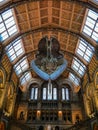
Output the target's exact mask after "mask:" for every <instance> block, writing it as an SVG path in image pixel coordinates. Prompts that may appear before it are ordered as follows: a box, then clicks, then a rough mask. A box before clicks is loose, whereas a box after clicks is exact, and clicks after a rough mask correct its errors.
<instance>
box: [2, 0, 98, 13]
mask: <svg viewBox="0 0 98 130" xmlns="http://www.w3.org/2000/svg"><path fill="white" fill-rule="evenodd" d="M36 1H42V0H18V1H15V2H14V1H9V2H7V3H5V4H4V5H2V6H1V7H0V14H1V13H3V12H5V11H7V10H9V9H11V8H14V7H16V6H18V5H21V4H26V3H28V2H36ZM49 1H50V0H49ZM55 1H58V0H55ZM59 1H64V2H74V3H76V4H80V5H82V6H83V7H86V8H89V9H91V10H93V11H95V12H97V13H98V6H95V5H94V4H91V3H89V2H84V1H82V0H59Z"/></svg>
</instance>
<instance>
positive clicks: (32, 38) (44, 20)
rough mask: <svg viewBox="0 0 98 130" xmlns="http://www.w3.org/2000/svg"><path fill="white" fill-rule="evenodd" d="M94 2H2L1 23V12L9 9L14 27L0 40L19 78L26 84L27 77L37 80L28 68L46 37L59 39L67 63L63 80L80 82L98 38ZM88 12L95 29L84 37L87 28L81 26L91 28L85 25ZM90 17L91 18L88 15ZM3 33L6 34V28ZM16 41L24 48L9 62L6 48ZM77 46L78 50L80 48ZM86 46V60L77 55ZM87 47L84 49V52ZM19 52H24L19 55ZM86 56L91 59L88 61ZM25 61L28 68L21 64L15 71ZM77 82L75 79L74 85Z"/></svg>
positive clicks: (58, 0) (62, 0)
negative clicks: (40, 43) (42, 39)
mask: <svg viewBox="0 0 98 130" xmlns="http://www.w3.org/2000/svg"><path fill="white" fill-rule="evenodd" d="M97 3H98V1H97V0H95V1H94V0H92V1H91V0H9V1H7V0H5V1H4V0H1V2H0V4H1V6H0V13H1V14H0V15H1V18H2V21H3V22H4V18H3V15H4V13H5V12H7V11H9V10H11V11H12V15H13V18H14V21H15V28H13V29H12V32H13V33H12V34H11V33H10V34H8V37H7V38H5V39H3V40H2V45H3V46H4V48H5V52H6V53H7V55H8V57H9V59H10V61H11V64H12V65H13V68H14V70H15V71H16V73H17V75H18V77H19V78H20V79H21V78H22V80H27V81H29V80H28V79H30V76H31V77H37V75H36V74H35V73H34V72H33V70H32V69H31V65H30V64H31V61H32V60H33V59H34V58H35V54H36V50H37V49H38V43H39V41H40V39H41V38H42V37H44V36H48V37H49V38H50V37H51V36H53V37H56V38H57V39H58V41H59V43H60V50H61V51H62V52H63V53H64V58H65V59H66V60H67V61H68V66H67V69H66V70H65V71H64V72H63V74H62V76H63V77H65V78H68V77H70V76H71V78H70V79H72V80H75V79H78V81H81V78H82V77H83V75H84V73H85V72H86V71H87V69H88V68H87V67H88V65H89V63H90V58H92V55H93V52H94V48H93V47H96V41H97V39H98V36H96V34H98V30H97V29H98V4H97ZM89 11H91V12H90V13H89V14H90V15H91V14H93V15H96V16H92V17H93V18H94V20H93V21H94V25H93V26H94V27H95V26H96V28H97V29H96V28H95V30H94V27H91V31H92V32H91V34H87V33H86V31H85V30H86V29H84V27H85V28H86V27H88V26H90V24H89V25H86V24H87V22H86V19H87V17H88V12H89ZM92 12H93V13H92ZM94 13H95V14H94ZM89 17H90V19H93V18H91V16H89ZM95 17H96V18H95ZM9 19H10V18H9ZM88 19H89V18H88ZM3 22H1V23H3ZM88 22H89V21H88ZM91 23H92V22H91ZM4 24H6V22H5V23H4ZM16 28H17V29H16ZM88 28H90V27H88ZM15 29H16V31H15ZM6 30H7V31H8V32H9V30H8V28H7V27H6ZM88 32H90V31H88ZM93 32H95V35H93ZM0 33H1V37H3V32H2V31H1V32H0ZM18 42H19V43H20V42H21V46H20V48H23V49H22V50H21V49H20V54H17V56H16V57H15V58H14V60H11V58H12V57H11V54H10V50H9V48H10V47H11V45H12V44H14V43H16V44H18ZM80 43H81V47H80V46H79V44H80ZM83 43H85V44H86V45H84V44H83ZM82 44H83V45H82ZM13 46H15V45H13ZM85 46H87V47H88V48H90V49H88V50H87V51H89V52H88V54H87V57H86V56H85V57H83V55H85V54H83V55H82V54H79V52H80V51H81V50H83V47H85ZM87 47H85V48H86V49H87ZM79 48H80V50H79ZM81 48H82V49H81ZM85 48H84V50H83V51H84V53H86V49H85ZM16 50H17V49H16ZM22 51H23V53H21V52H22ZM90 52H91V53H90ZM80 53H82V52H80ZM89 56H91V57H90V58H88V57H89ZM24 59H26V62H25V63H24V64H28V65H27V66H25V65H23V66H24V69H23V70H20V72H17V71H19V70H18V67H17V66H18V65H19V64H21V62H20V61H21V60H24ZM87 59H88V60H87ZM79 65H80V66H79ZM23 66H22V67H23ZM73 66H74V67H73ZM16 68H17V69H16ZM20 68H21V67H20ZM26 74H27V75H28V76H26ZM75 76H76V78H75ZM24 77H25V79H24ZM27 77H29V78H27ZM79 79H80V80H79ZM22 80H21V82H22ZM78 81H77V80H76V84H77V82H78ZM23 83H25V81H23Z"/></svg>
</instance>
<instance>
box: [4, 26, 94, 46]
mask: <svg viewBox="0 0 98 130" xmlns="http://www.w3.org/2000/svg"><path fill="white" fill-rule="evenodd" d="M43 31H58V32H63V33H69V34H71V35H73V36H77V37H80V38H83V39H84V40H85V41H86V42H88V43H89V44H90V45H92V46H93V47H96V43H95V42H94V41H92V40H91V39H89V38H87V37H86V36H85V35H84V34H82V33H77V32H75V31H71V30H68V29H64V28H62V27H58V26H53V25H48V26H43V27H39V28H36V29H31V30H28V31H26V32H22V33H17V34H16V35H15V36H13V37H11V38H9V39H8V40H6V41H4V42H3V46H4V47H6V46H7V45H9V44H10V43H11V42H14V41H16V40H19V39H20V38H22V37H25V36H27V35H29V34H33V33H35V32H43Z"/></svg>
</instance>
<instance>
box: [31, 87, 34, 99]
mask: <svg viewBox="0 0 98 130" xmlns="http://www.w3.org/2000/svg"><path fill="white" fill-rule="evenodd" d="M31 99H34V88H32V89H31Z"/></svg>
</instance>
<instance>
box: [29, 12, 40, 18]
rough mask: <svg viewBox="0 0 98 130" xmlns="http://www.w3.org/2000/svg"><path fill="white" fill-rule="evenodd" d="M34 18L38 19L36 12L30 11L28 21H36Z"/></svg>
mask: <svg viewBox="0 0 98 130" xmlns="http://www.w3.org/2000/svg"><path fill="white" fill-rule="evenodd" d="M36 18H39V13H38V10H33V11H30V12H29V19H30V20H32V19H36Z"/></svg>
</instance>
